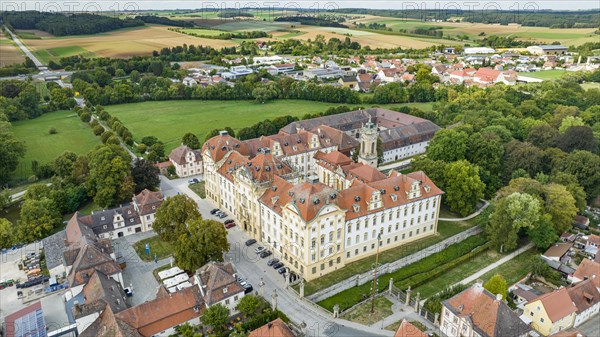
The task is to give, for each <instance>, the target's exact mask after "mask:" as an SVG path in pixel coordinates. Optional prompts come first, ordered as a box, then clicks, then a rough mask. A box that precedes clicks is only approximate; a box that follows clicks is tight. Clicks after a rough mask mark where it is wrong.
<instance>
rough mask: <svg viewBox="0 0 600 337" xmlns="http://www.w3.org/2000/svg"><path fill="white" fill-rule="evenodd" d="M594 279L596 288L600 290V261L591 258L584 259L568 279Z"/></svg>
mask: <svg viewBox="0 0 600 337" xmlns="http://www.w3.org/2000/svg"><path fill="white" fill-rule="evenodd" d="M588 279H589V280H592V282H593V283H594V285H595V286H596V288H598V290H600V263H598V262H595V261H593V260H590V259H583V260H582V261H581V263H580V264H579V267H577V270H575V272H574V273H573V274H572V275H569V277H568V281H569V282H571V283H579V282H582V281H585V280H588Z"/></svg>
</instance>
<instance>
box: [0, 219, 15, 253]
mask: <svg viewBox="0 0 600 337" xmlns="http://www.w3.org/2000/svg"><path fill="white" fill-rule="evenodd" d="M14 233H15V230H14V226H13V224H12V223H11V222H10V221H8V220H7V219H4V218H0V249H2V248H8V247H10V246H12V244H13V243H14Z"/></svg>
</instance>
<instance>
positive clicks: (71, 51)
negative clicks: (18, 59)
mask: <svg viewBox="0 0 600 337" xmlns="http://www.w3.org/2000/svg"><path fill="white" fill-rule="evenodd" d="M34 54H35V56H36V57H37V58H38V59H39V60H40V61H42V63H45V64H48V62H50V61H51V60H54V61H58V60H60V58H61V57H69V56H75V55H80V56H84V57H89V58H92V57H96V54H94V53H92V52H90V51H88V50H86V49H84V48H81V47H79V46H64V47H56V48H49V49H40V50H36V51H34Z"/></svg>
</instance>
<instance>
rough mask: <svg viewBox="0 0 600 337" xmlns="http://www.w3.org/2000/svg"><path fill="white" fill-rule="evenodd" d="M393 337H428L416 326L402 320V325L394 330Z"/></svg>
mask: <svg viewBox="0 0 600 337" xmlns="http://www.w3.org/2000/svg"><path fill="white" fill-rule="evenodd" d="M394 337H429V336H428V335H427V334H425V333H424V332H423V331H421V330H419V328H417V327H416V326H414V325H412V324H411V323H410V322H408V321H407V320H405V319H403V320H402V323H400V326H399V327H398V330H396V334H395V335H394Z"/></svg>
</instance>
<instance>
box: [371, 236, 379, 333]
mask: <svg viewBox="0 0 600 337" xmlns="http://www.w3.org/2000/svg"><path fill="white" fill-rule="evenodd" d="M379 242H381V232H379V234H377V253H376V255H375V271H374V272H373V286H372V288H371V311H370V312H369V325H371V317H373V314H374V313H375V293H376V291H377V269H378V268H379Z"/></svg>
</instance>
